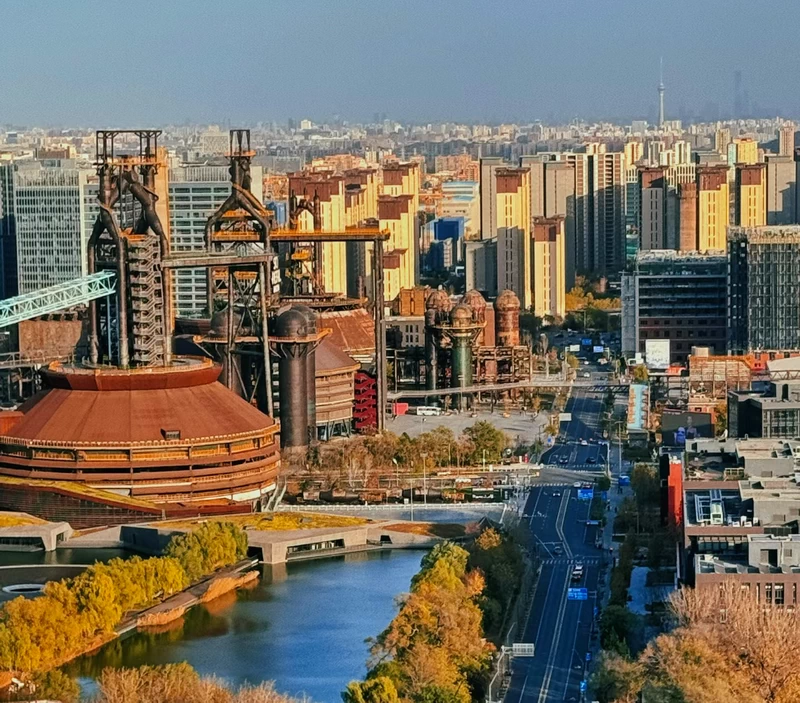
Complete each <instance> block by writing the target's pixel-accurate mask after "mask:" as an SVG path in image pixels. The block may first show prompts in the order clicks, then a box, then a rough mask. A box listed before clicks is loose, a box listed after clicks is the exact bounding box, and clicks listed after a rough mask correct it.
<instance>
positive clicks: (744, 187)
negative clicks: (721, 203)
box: [734, 163, 767, 227]
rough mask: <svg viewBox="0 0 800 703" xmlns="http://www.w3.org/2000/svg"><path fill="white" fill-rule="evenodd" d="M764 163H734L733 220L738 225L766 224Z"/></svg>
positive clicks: (753, 225)
mask: <svg viewBox="0 0 800 703" xmlns="http://www.w3.org/2000/svg"><path fill="white" fill-rule="evenodd" d="M766 176H767V174H766V165H765V164H760V163H759V164H736V181H735V191H734V200H735V208H734V211H735V222H736V225H737V226H739V227H763V226H764V225H766V224H767V203H766V193H767V187H766V185H767V183H766V182H767V177H766Z"/></svg>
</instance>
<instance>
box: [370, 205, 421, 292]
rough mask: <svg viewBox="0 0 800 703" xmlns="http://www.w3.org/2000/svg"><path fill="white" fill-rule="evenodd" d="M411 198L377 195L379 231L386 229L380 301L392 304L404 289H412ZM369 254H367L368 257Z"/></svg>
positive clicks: (413, 214) (413, 220) (414, 231)
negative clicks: (382, 296)
mask: <svg viewBox="0 0 800 703" xmlns="http://www.w3.org/2000/svg"><path fill="white" fill-rule="evenodd" d="M413 201H414V199H413V197H412V196H411V195H380V196H378V218H379V224H380V227H381V229H388V230H389V233H390V237H389V241H388V242H386V244H385V245H384V246H385V255H384V270H383V273H384V281H383V290H384V300H385V301H386V302H392V301H393V300H395V298H397V296H398V295H400V291H401V290H402V289H404V288H413V287H414V285H415V283H416V277H417V259H418V257H417V256H416V249H417V246H418V245H417V240H418V237H417V226H416V223H417V212H416V210H414V202H413ZM371 254H372V252H370V255H371Z"/></svg>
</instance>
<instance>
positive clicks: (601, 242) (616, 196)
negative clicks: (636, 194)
mask: <svg viewBox="0 0 800 703" xmlns="http://www.w3.org/2000/svg"><path fill="white" fill-rule="evenodd" d="M590 158H591V159H592V162H593V169H592V173H593V177H594V183H593V186H594V187H593V197H594V213H593V214H594V218H593V223H592V237H593V240H594V241H593V244H592V266H591V270H592V271H594V272H595V273H598V274H600V275H607V274H610V273H617V272H619V271H621V270H622V268H623V267H624V266H625V155H624V154H623V153H622V152H606V153H600V154H596V155H594V156H591V157H590Z"/></svg>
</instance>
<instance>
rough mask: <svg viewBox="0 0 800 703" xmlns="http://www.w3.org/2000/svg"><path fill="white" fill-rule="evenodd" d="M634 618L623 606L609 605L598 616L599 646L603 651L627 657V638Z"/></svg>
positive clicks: (634, 620) (628, 651)
mask: <svg viewBox="0 0 800 703" xmlns="http://www.w3.org/2000/svg"><path fill="white" fill-rule="evenodd" d="M635 622H636V617H635V616H634V615H633V613H631V611H630V610H628V609H627V608H626V607H624V606H620V605H609V606H608V607H606V608H605V609H604V610H603V612H602V614H601V615H600V644H601V645H602V646H603V649H605V650H607V651H610V652H616V653H617V654H620V655H622V656H628V655H629V654H630V649H629V646H628V638H629V637H630V633H631V630H632V629H633V627H634V624H635Z"/></svg>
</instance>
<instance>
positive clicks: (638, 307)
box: [622, 251, 726, 363]
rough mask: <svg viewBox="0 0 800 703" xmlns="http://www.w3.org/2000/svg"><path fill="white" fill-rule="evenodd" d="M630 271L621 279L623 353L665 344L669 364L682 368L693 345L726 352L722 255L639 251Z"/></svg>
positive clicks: (724, 289)
mask: <svg viewBox="0 0 800 703" xmlns="http://www.w3.org/2000/svg"><path fill="white" fill-rule="evenodd" d="M631 268H632V270H630V271H627V272H625V273H623V275H622V351H623V353H626V354H635V353H637V352H638V353H642V354H644V353H646V352H647V341H648V340H659V342H661V341H662V340H669V344H670V361H671V362H680V363H685V362H686V358H687V357H688V356H689V354H690V353H691V350H692V347H693V346H704V347H711V348H712V349H713V350H714V353H716V354H724V353H725V346H726V344H725V342H726V304H725V294H726V260H725V256H724V254H723V253H722V252H719V253H717V254H715V255H699V254H697V253H696V252H689V253H683V252H676V251H643V252H640V253H639V254H638V255H637V256H636V259H635V262H634V264H633V266H632V267H631Z"/></svg>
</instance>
